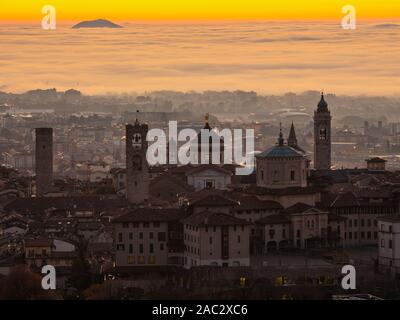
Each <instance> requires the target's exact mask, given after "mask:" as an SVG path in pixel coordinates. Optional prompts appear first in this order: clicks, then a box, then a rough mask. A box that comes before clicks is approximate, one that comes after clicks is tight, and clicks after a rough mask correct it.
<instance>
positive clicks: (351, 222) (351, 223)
mask: <svg viewBox="0 0 400 320" xmlns="http://www.w3.org/2000/svg"><path fill="white" fill-rule="evenodd" d="M352 226H353V220H349V227H350V228H351V227H352Z"/></svg>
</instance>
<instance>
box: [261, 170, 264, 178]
mask: <svg viewBox="0 0 400 320" xmlns="http://www.w3.org/2000/svg"><path fill="white" fill-rule="evenodd" d="M261 180H264V170H261Z"/></svg>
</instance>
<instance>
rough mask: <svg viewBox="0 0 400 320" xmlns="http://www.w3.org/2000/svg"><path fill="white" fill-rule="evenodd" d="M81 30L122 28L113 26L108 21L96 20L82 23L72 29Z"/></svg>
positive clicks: (113, 24)
mask: <svg viewBox="0 0 400 320" xmlns="http://www.w3.org/2000/svg"><path fill="white" fill-rule="evenodd" d="M81 28H122V26H120V25H118V24H115V23H113V22H111V21H109V20H105V19H97V20H91V21H82V22H79V23H78V24H76V25H74V26H73V27H72V29H81Z"/></svg>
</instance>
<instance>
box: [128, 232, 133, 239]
mask: <svg viewBox="0 0 400 320" xmlns="http://www.w3.org/2000/svg"><path fill="white" fill-rule="evenodd" d="M132 239H133V233H132V232H129V240H132Z"/></svg>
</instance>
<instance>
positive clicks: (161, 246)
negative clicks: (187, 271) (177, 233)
mask: <svg viewBox="0 0 400 320" xmlns="http://www.w3.org/2000/svg"><path fill="white" fill-rule="evenodd" d="M160 250H161V251H163V250H164V243H160Z"/></svg>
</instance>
